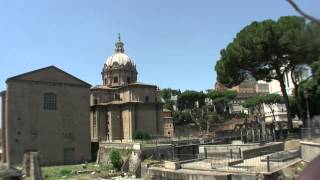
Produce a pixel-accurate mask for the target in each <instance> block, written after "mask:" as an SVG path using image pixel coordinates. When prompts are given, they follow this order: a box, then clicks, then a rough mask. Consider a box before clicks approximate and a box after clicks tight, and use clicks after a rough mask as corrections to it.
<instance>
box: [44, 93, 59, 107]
mask: <svg viewBox="0 0 320 180" xmlns="http://www.w3.org/2000/svg"><path fill="white" fill-rule="evenodd" d="M43 109H44V110H56V109H57V95H56V94H55V93H45V94H44V96H43Z"/></svg>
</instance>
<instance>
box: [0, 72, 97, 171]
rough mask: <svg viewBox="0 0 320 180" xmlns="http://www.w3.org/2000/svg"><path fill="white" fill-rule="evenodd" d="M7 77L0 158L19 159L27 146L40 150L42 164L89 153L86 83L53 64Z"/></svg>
mask: <svg viewBox="0 0 320 180" xmlns="http://www.w3.org/2000/svg"><path fill="white" fill-rule="evenodd" d="M6 83H7V89H6V91H5V92H3V93H2V94H1V96H2V107H3V110H2V113H3V117H2V118H3V119H2V122H3V126H2V127H3V142H4V146H3V148H4V151H3V152H4V154H3V156H4V158H3V161H5V162H8V163H9V164H10V165H16V164H21V163H22V160H23V154H24V153H25V152H26V151H31V150H32V151H39V152H40V164H41V165H55V164H65V163H77V162H82V161H85V160H90V159H91V157H90V156H91V154H90V128H89V127H90V124H89V94H90V91H89V88H90V85H89V84H87V83H85V82H83V81H81V80H79V79H78V78H76V77H74V76H72V75H70V74H68V73H66V72H64V71H62V70H60V69H58V68H56V67H54V66H49V67H47V68H43V69H39V70H36V71H32V72H29V73H25V74H22V75H19V76H15V77H12V78H9V79H8V80H7V81H6ZM46 95H49V96H46ZM46 97H47V98H48V97H49V99H46ZM45 99H46V100H45Z"/></svg>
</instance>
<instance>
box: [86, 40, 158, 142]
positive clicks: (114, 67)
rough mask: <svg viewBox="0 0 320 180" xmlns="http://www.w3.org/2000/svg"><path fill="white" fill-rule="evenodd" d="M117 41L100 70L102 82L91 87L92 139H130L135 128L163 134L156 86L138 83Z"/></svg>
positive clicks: (135, 74) (151, 133)
mask: <svg viewBox="0 0 320 180" xmlns="http://www.w3.org/2000/svg"><path fill="white" fill-rule="evenodd" d="M123 45H124V44H123V43H122V42H121V41H120V38H119V41H118V42H117V43H116V49H115V53H114V54H113V55H112V56H110V57H109V58H108V59H107V61H106V63H105V64H104V67H103V70H102V79H103V83H102V84H103V85H98V86H95V87H93V88H92V89H91V102H90V104H91V115H90V117H91V118H90V119H91V140H92V141H93V142H101V141H108V142H115V141H121V142H131V141H132V139H133V135H134V133H135V131H137V130H140V131H143V132H145V133H148V134H149V135H151V136H159V135H163V123H162V117H161V111H162V103H161V100H160V96H159V91H158V88H157V86H154V85H148V84H142V83H138V82H137V74H138V72H137V70H136V65H135V64H134V63H133V61H132V60H131V59H130V58H129V57H128V56H127V55H126V54H125V53H124V48H123Z"/></svg>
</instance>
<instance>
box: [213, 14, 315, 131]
mask: <svg viewBox="0 0 320 180" xmlns="http://www.w3.org/2000/svg"><path fill="white" fill-rule="evenodd" d="M305 27H306V22H305V20H304V18H302V17H296V16H285V17H281V18H279V19H278V21H273V20H264V21H262V22H253V23H251V24H250V25H248V26H246V27H245V28H244V29H242V30H241V31H240V32H239V33H238V34H237V36H236V38H235V39H234V40H233V42H231V43H230V44H229V45H228V46H227V47H226V48H225V49H223V50H222V51H221V58H220V60H219V61H218V62H217V64H216V67H215V69H216V71H217V79H218V81H219V82H221V83H222V84H224V85H226V86H227V87H231V86H234V85H238V84H240V83H241V82H242V81H243V80H245V79H246V78H247V77H248V76H249V75H251V76H253V77H254V78H255V79H256V80H266V81H271V80H276V81H278V82H279V84H280V87H281V92H282V95H283V99H284V104H285V105H286V109H287V114H288V128H289V129H290V130H291V129H292V117H291V111H290V106H289V97H288V94H287V91H286V85H285V76H286V74H287V73H288V72H290V71H292V70H293V69H295V67H296V66H297V65H300V64H304V63H305V62H306V61H310V60H311V59H308V57H309V55H308V53H309V50H310V47H309V46H307V45H310V44H305V41H304V40H303V34H304V33H303V32H304V30H305Z"/></svg>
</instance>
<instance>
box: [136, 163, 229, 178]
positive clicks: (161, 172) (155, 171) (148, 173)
mask: <svg viewBox="0 0 320 180" xmlns="http://www.w3.org/2000/svg"><path fill="white" fill-rule="evenodd" d="M141 177H142V178H144V180H162V179H166V180H176V179H179V180H198V179H205V180H230V179H231V175H229V174H227V173H217V174H214V173H208V172H207V173H202V172H195V171H177V170H169V169H163V168H148V165H147V164H144V163H142V165H141Z"/></svg>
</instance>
